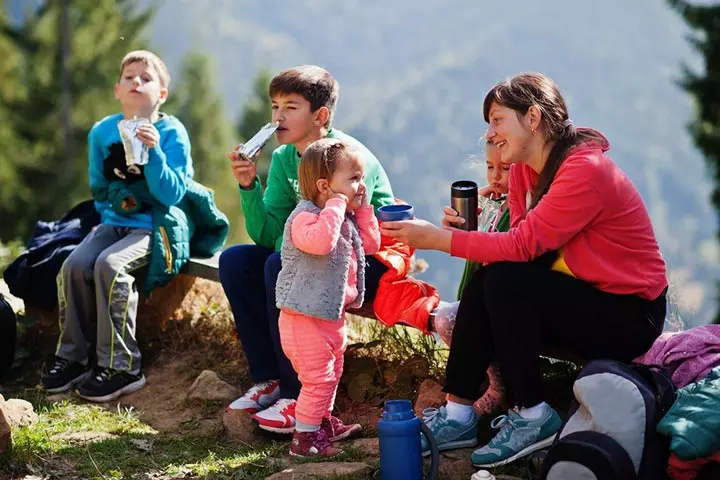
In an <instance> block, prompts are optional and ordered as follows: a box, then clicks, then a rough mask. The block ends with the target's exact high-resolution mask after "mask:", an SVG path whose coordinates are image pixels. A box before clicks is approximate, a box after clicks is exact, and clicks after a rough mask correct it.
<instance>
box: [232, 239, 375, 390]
mask: <svg viewBox="0 0 720 480" xmlns="http://www.w3.org/2000/svg"><path fill="white" fill-rule="evenodd" d="M219 267H220V282H221V283H222V286H223V290H225V295H226V296H227V298H228V300H229V301H230V308H231V309H232V312H233V317H234V318H235V328H236V329H237V332H238V335H239V337H240V343H242V346H243V349H244V350H245V357H246V358H247V361H248V366H249V368H250V376H251V377H252V380H253V382H255V383H258V382H263V381H266V380H273V379H280V396H281V397H282V398H297V397H298V395H299V393H300V381H299V380H298V378H297V373H295V370H294V369H293V367H292V364H291V363H290V360H288V358H287V357H286V356H285V353H284V352H283V349H282V345H281V344H280V330H279V328H278V318H279V316H280V310H278V309H277V307H276V306H275V284H276V283H277V277H278V273H280V252H275V251H274V250H272V249H269V248H265V247H261V246H258V245H235V246H232V247H230V248H228V249H227V250H225V251H224V252H223V253H222V255H220V262H219ZM386 270H387V269H386V267H385V265H383V264H382V263H380V262H379V261H378V260H376V259H375V258H374V257H367V267H366V269H365V302H372V301H373V300H374V299H375V294H376V293H377V288H378V283H379V282H380V277H382V275H383V274H384V273H385V271H386Z"/></svg>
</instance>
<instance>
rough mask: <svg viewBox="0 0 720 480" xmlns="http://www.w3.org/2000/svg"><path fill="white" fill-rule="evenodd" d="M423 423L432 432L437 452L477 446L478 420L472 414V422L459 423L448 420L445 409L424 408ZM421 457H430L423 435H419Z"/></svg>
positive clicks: (427, 444)
mask: <svg viewBox="0 0 720 480" xmlns="http://www.w3.org/2000/svg"><path fill="white" fill-rule="evenodd" d="M422 413H423V421H424V422H425V424H426V425H427V426H428V428H429V429H430V431H431V432H432V435H433V437H435V441H436V442H437V446H438V450H440V451H441V452H442V451H443V450H453V449H456V448H468V447H474V446H475V445H477V443H478V441H477V435H478V420H477V417H476V416H475V414H474V413H473V417H472V420H470V422H468V423H460V422H458V421H455V420H453V419H451V418H448V416H447V411H446V410H445V407H440V408H439V409H438V408H426V409H425V410H423V412H422ZM420 437H421V439H422V440H421V443H422V455H423V457H425V456H427V455H430V444H429V443H428V441H427V439H426V438H425V435H422V434H421V435H420Z"/></svg>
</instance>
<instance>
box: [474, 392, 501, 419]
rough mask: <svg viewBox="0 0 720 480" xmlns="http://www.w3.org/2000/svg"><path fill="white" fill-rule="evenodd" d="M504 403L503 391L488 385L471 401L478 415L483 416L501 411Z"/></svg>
mask: <svg viewBox="0 0 720 480" xmlns="http://www.w3.org/2000/svg"><path fill="white" fill-rule="evenodd" d="M504 403H505V392H503V391H501V390H495V389H494V388H492V387H490V388H488V389H487V390H486V391H485V393H484V394H483V396H482V397H480V398H478V399H477V400H476V401H475V403H473V410H475V415H477V416H478V417H484V416H487V415H492V414H493V413H495V414H497V413H499V412H501V411H502V408H503V404H504Z"/></svg>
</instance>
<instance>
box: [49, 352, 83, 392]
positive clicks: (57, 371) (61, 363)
mask: <svg viewBox="0 0 720 480" xmlns="http://www.w3.org/2000/svg"><path fill="white" fill-rule="evenodd" d="M90 373H91V372H90V369H89V368H88V367H87V366H85V365H83V364H81V363H76V362H71V361H69V360H65V359H63V358H60V357H55V360H54V362H53V366H52V367H50V369H49V370H48V371H47V373H45V375H43V376H42V378H41V379H40V383H41V384H42V386H43V388H44V389H45V391H47V392H48V393H62V392H66V391H68V390H70V389H71V388H72V387H74V386H75V385H78V384H80V383H82V382H84V381H85V380H86V379H87V378H88V377H89V376H90Z"/></svg>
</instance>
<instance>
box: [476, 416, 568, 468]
mask: <svg viewBox="0 0 720 480" xmlns="http://www.w3.org/2000/svg"><path fill="white" fill-rule="evenodd" d="M561 425H562V420H561V419H560V416H559V415H558V414H557V412H556V411H555V410H554V409H553V408H552V407H551V406H550V405H547V404H546V405H544V406H543V413H542V416H541V417H540V418H538V419H537V420H528V419H525V418H523V417H521V416H520V414H519V413H517V412H516V411H514V410H510V411H509V412H508V414H507V415H501V416H499V417H497V418H496V419H495V420H493V421H492V423H491V424H490V426H491V427H493V428H496V429H500V431H499V432H498V433H497V434H496V435H495V437H494V438H493V439H492V440H490V443H488V444H487V445H485V446H484V447H482V448H479V449H477V450H475V451H474V452H473V454H472V463H473V465H475V466H476V467H484V468H488V467H489V468H492V467H497V466H499V465H505V464H506V463H510V462H513V461H515V460H517V459H518V458H522V457H524V456H526V455H530V454H531V453H532V452H534V451H536V450H540V449H543V448H546V447H549V446H550V445H551V444H552V443H553V440H554V439H555V434H557V432H558V430H560V426H561Z"/></svg>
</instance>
